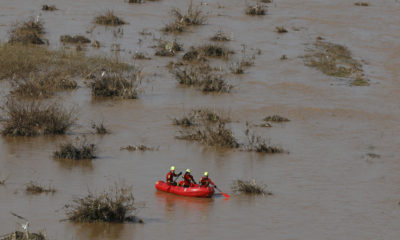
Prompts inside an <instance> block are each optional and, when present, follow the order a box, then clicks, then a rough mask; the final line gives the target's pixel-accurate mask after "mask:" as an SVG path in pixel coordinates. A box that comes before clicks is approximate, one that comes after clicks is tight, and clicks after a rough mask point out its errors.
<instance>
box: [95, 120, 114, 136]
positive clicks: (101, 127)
mask: <svg viewBox="0 0 400 240" xmlns="http://www.w3.org/2000/svg"><path fill="white" fill-rule="evenodd" d="M92 129H93V130H95V132H96V133H97V134H107V133H110V131H109V130H108V129H107V128H106V127H105V126H104V123H103V122H101V123H99V124H97V123H94V122H93V123H92Z"/></svg>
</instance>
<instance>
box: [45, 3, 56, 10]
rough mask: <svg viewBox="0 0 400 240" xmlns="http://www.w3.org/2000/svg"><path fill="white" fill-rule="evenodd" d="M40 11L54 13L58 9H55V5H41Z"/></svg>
mask: <svg viewBox="0 0 400 240" xmlns="http://www.w3.org/2000/svg"><path fill="white" fill-rule="evenodd" d="M42 10H43V11H55V10H58V9H57V7H56V5H47V4H45V5H42Z"/></svg>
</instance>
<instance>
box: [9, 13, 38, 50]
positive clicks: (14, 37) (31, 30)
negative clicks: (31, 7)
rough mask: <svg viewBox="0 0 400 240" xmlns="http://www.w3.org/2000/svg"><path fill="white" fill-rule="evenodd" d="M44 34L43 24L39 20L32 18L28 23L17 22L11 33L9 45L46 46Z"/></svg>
mask: <svg viewBox="0 0 400 240" xmlns="http://www.w3.org/2000/svg"><path fill="white" fill-rule="evenodd" d="M43 34H44V27H43V22H42V21H41V20H39V19H35V18H33V17H30V18H29V19H27V20H26V21H23V22H17V23H15V24H14V25H13V27H12V28H11V30H10V31H9V40H8V42H9V43H13V44H14V43H21V44H44V43H45V41H44V40H43V39H42V36H43Z"/></svg>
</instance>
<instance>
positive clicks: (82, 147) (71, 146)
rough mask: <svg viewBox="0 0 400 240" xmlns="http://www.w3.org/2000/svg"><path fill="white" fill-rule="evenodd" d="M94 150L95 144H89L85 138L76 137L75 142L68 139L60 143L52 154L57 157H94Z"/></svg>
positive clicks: (76, 158) (75, 158)
mask: <svg viewBox="0 0 400 240" xmlns="http://www.w3.org/2000/svg"><path fill="white" fill-rule="evenodd" d="M95 150H96V145H95V144H90V143H88V142H87V141H86V140H85V139H83V140H82V139H78V140H77V141H76V142H72V141H68V142H65V143H63V144H61V145H60V146H59V149H58V150H57V151H55V152H54V154H53V156H54V158H57V159H73V160H81V159H93V158H96V154H95Z"/></svg>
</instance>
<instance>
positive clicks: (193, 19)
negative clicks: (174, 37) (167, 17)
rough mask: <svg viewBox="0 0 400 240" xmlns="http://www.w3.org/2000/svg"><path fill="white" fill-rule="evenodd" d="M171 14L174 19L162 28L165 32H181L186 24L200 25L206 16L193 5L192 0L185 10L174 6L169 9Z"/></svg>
mask: <svg viewBox="0 0 400 240" xmlns="http://www.w3.org/2000/svg"><path fill="white" fill-rule="evenodd" d="M171 15H172V16H173V18H174V20H173V21H172V22H171V23H169V24H167V25H166V26H165V27H164V28H163V29H162V30H163V31H164V32H167V33H180V32H183V31H184V30H185V28H186V27H187V26H192V25H202V24H204V23H205V22H206V20H207V17H206V16H205V15H203V12H202V11H201V10H200V9H199V7H195V6H193V2H192V1H190V3H189V6H188V8H187V11H186V12H182V10H180V9H178V8H174V9H172V10H171Z"/></svg>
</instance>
